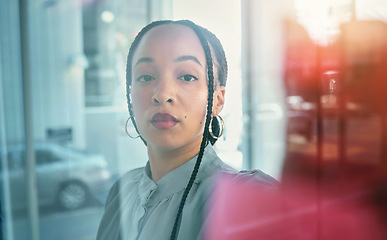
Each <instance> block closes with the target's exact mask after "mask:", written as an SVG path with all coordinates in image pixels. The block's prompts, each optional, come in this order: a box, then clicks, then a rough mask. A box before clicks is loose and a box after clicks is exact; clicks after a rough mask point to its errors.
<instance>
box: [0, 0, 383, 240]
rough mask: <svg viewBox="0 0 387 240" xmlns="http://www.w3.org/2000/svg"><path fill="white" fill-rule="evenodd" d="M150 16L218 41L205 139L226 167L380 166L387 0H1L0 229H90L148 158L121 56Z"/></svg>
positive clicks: (16, 232) (57, 232)
mask: <svg viewBox="0 0 387 240" xmlns="http://www.w3.org/2000/svg"><path fill="white" fill-rule="evenodd" d="M159 19H174V20H177V19H190V20H193V21H194V22H196V23H197V24H199V25H202V26H204V27H206V28H208V29H209V30H211V31H212V32H214V33H215V34H216V35H217V36H218V37H219V39H220V40H221V42H222V43H223V45H224V48H225V51H226V56H227V58H228V63H229V79H228V86H227V92H226V105H225V109H224V110H223V111H222V113H221V116H222V117H223V119H224V121H225V133H224V135H223V137H222V139H220V141H218V142H217V144H216V145H215V146H216V151H217V152H218V153H219V155H220V157H221V158H222V159H223V160H224V161H225V162H227V163H228V164H230V165H232V166H233V167H235V168H237V169H252V168H258V169H261V170H262V171H264V172H266V173H268V174H270V175H272V176H273V177H275V178H276V179H278V180H282V178H285V177H286V176H287V175H286V174H285V175H284V174H283V172H284V170H286V171H288V172H289V173H297V174H313V173H315V166H316V165H318V164H320V163H321V159H322V158H323V159H324V161H328V162H337V164H340V166H343V165H345V164H346V163H359V164H360V165H357V166H358V167H359V166H360V169H363V168H364V167H367V166H368V167H369V166H377V167H379V166H385V165H386V164H385V162H386V161H384V160H383V159H387V158H385V157H384V156H385V154H386V153H385V152H386V151H385V149H387V146H386V142H387V141H384V139H385V138H386V137H387V134H386V133H387V125H386V123H387V120H386V119H387V118H386V113H385V111H384V110H383V109H384V108H383V103H385V102H387V100H385V98H383V97H382V96H384V91H383V90H386V89H385V87H384V86H385V83H382V84H381V81H385V80H386V79H385V77H384V76H386V75H387V74H385V72H384V70H383V69H385V67H386V56H387V54H386V51H385V50H386V47H385V46H386V44H384V43H386V42H387V38H386V36H387V35H386V31H387V30H386V25H385V22H386V21H387V2H386V1H385V0H356V1H354V0H335V1H333V0H329V1H327V0H325V1H322V0H273V1H263V0H239V1H238V0H196V1H189V0H125V1H124V0H66V1H64V0H20V1H14V0H1V1H0V171H1V172H0V184H1V185H0V189H1V192H0V193H1V195H0V202H1V208H0V210H1V212H0V213H1V214H0V217H1V218H0V224H1V229H2V236H3V238H4V239H10V240H14V239H15V240H19V239H20V240H21V239H33V240H37V239H82V240H87V239H95V236H96V232H97V228H98V224H99V221H100V218H101V216H102V213H103V207H104V202H105V198H106V195H107V191H108V189H109V188H110V186H111V185H112V183H113V182H114V180H115V179H117V177H118V176H120V175H121V174H123V173H125V172H126V171H128V170H130V169H133V168H136V167H141V166H143V165H144V164H145V162H146V161H147V156H146V149H145V146H144V145H143V143H142V142H141V140H139V139H132V138H129V137H128V136H127V135H126V133H125V128H124V126H125V122H126V120H127V118H128V112H127V105H126V98H125V67H126V55H127V53H128V49H129V46H130V44H131V42H132V41H133V39H134V37H135V36H136V34H137V33H138V32H139V31H140V30H141V28H142V27H143V26H145V25H146V24H147V23H149V22H151V21H154V20H159ZM362 21H363V22H364V24H357V22H362ZM351 23H352V25H351ZM353 26H354V27H353ZM362 36H369V38H364V37H362ZM354 39H358V40H359V41H357V42H352V43H350V44H349V43H348V42H351V41H352V40H354ZM365 46H373V47H374V48H372V49H371V48H367V47H365ZM359 49H360V50H359ZM357 50H359V51H357ZM365 79H366V80H365ZM368 79H373V81H371V80H368ZM379 79H380V80H379ZM381 79H384V80H381ZM383 84H384V85H383ZM348 89H350V90H348ZM347 90H348V91H347ZM348 92H350V94H348ZM343 93H345V94H343ZM344 95H345V97H343V96H344ZM370 96H373V98H372V97H370ZM316 99H317V100H316ZM128 131H129V132H130V133H131V135H134V136H135V135H136V132H135V130H134V129H133V127H132V126H129V127H128ZM289 156H296V157H291V160H292V162H291V163H292V164H288V163H289V161H288V162H286V161H285V159H289ZM311 156H312V158H311ZM313 156H315V157H316V158H314V157H313ZM294 159H298V160H299V161H296V162H295V161H294ZM310 159H312V160H310ZM316 159H317V160H316ZM315 161H316V162H315ZM383 164H384V165H383ZM318 166H321V165H318Z"/></svg>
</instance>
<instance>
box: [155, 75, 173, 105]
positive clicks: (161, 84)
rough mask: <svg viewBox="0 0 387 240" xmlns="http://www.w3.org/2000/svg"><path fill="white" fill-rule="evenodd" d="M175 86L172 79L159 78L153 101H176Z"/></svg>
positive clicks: (161, 102) (158, 102) (157, 102)
mask: <svg viewBox="0 0 387 240" xmlns="http://www.w3.org/2000/svg"><path fill="white" fill-rule="evenodd" d="M173 89H174V87H173V83H172V81H169V80H167V79H159V80H158V83H157V86H156V87H155V91H154V94H153V97H152V102H153V103H155V104H163V103H174V102H175V95H174V90H173Z"/></svg>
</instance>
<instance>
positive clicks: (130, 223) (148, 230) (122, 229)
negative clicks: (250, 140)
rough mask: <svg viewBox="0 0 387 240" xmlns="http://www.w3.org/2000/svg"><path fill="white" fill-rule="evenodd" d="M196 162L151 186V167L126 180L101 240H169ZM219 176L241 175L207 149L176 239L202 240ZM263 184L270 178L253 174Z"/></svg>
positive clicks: (110, 201) (113, 199) (111, 202)
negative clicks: (209, 205) (228, 174)
mask: <svg viewBox="0 0 387 240" xmlns="http://www.w3.org/2000/svg"><path fill="white" fill-rule="evenodd" d="M195 162H196V157H194V158H193V159H191V160H189V161H188V162H186V163H185V164H183V165H182V166H180V167H178V168H176V169H174V170H173V171H171V172H169V173H168V174H166V175H165V176H163V177H162V178H161V179H160V180H159V181H157V182H156V183H155V182H154V181H153V180H152V175H151V171H150V166H149V162H148V163H147V164H146V166H145V167H142V168H138V169H134V170H131V171H129V172H128V173H126V174H125V175H123V176H122V177H121V178H120V179H119V180H118V181H117V182H116V183H115V184H114V185H113V187H112V188H111V190H110V193H109V195H108V198H107V202H106V206H105V213H104V215H103V217H102V220H101V223H100V226H99V229H98V234H97V240H102V239H103V240H105V239H108V240H116V239H117V240H121V239H122V240H132V239H138V240H150V239H169V238H170V235H171V231H172V227H173V223H174V221H175V217H176V214H177V208H178V206H179V204H180V201H181V198H182V195H183V192H184V189H185V187H186V185H187V183H188V180H189V177H190V176H191V173H192V170H193V168H194V165H195ZM217 172H228V173H235V174H236V173H237V171H236V170H235V169H233V168H231V167H229V166H228V165H226V164H225V163H223V162H222V160H220V159H219V157H218V156H217V155H216V153H215V151H214V149H213V148H212V146H207V147H206V149H205V151H204V155H203V160H202V163H201V165H200V169H199V172H198V175H197V177H196V180H195V182H194V185H193V186H192V189H191V191H190V193H189V195H188V198H187V201H186V203H185V206H184V209H183V215H182V219H181V224H180V229H179V232H178V239H184V240H190V239H201V237H202V234H203V230H204V229H203V227H204V225H205V224H204V223H205V220H206V211H205V210H206V209H205V204H206V202H207V200H208V198H209V197H210V189H211V186H212V182H213V177H215V175H216V173H217ZM255 173H258V174H254V175H259V176H258V178H261V180H262V181H263V182H267V183H270V182H273V181H275V180H273V179H272V178H270V177H268V176H267V175H265V174H263V173H262V172H257V171H255Z"/></svg>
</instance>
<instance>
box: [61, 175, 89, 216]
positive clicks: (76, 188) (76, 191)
mask: <svg viewBox="0 0 387 240" xmlns="http://www.w3.org/2000/svg"><path fill="white" fill-rule="evenodd" d="M86 200H87V190H86V188H85V186H84V185H82V184H81V183H78V182H71V183H67V184H65V185H64V186H63V187H62V188H61V190H60V191H59V195H58V201H59V205H60V207H61V208H63V209H65V210H73V209H77V208H80V207H81V206H83V205H84V204H85V203H86Z"/></svg>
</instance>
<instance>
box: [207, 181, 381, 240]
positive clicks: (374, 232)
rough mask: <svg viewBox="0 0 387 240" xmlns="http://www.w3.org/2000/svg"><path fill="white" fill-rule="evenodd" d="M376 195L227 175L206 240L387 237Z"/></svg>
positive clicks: (216, 197) (219, 186)
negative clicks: (277, 185) (276, 184)
mask: <svg viewBox="0 0 387 240" xmlns="http://www.w3.org/2000/svg"><path fill="white" fill-rule="evenodd" d="M336 190H339V189H336ZM371 195H372V191H370V190H369V189H367V190H361V189H357V190H350V191H349V192H348V191H346V190H343V191H335V190H333V191H332V190H329V191H323V190H322V189H321V188H320V186H318V185H317V184H311V183H308V181H301V180H300V181H293V182H292V183H291V184H287V185H286V186H283V187H281V188H280V189H273V188H267V187H263V186H262V185H260V184H258V183H257V184H255V183H252V182H251V181H249V182H247V181H245V180H243V179H234V178H233V177H232V176H228V175H223V176H221V177H220V178H219V180H218V182H217V185H216V188H215V192H214V194H213V198H212V201H211V202H212V205H211V207H210V212H209V219H210V220H209V224H208V226H207V230H208V231H207V234H206V237H205V239H206V240H218V239H222V240H235V239H237V240H250V239H268V240H283V239H287V240H289V239H297V240H304V239H305V240H306V239H308V240H310V239H319V240H332V239H352V240H369V239H374V240H379V239H380V240H382V239H387V234H386V225H385V222H383V220H381V218H380V215H379V214H378V213H377V208H375V206H374V205H373V204H372V203H371V202H370V197H371Z"/></svg>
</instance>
